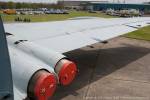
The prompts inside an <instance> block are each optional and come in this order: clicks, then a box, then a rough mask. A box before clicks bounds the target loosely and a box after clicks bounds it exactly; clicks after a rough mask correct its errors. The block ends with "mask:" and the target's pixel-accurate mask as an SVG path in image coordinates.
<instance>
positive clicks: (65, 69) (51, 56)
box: [7, 35, 77, 85]
mask: <svg viewBox="0 0 150 100" xmlns="http://www.w3.org/2000/svg"><path fill="white" fill-rule="evenodd" d="M7 41H8V43H9V44H10V45H13V46H14V47H16V48H18V49H20V50H22V51H23V52H26V53H27V54H29V55H32V56H34V57H36V58H38V59H40V60H41V61H43V62H45V63H46V64H48V65H50V66H52V67H53V68H54V70H55V72H56V73H57V75H58V77H59V83H60V84H62V85H69V84H70V83H71V82H72V81H73V79H74V78H75V76H76V73H77V67H76V64H75V63H74V62H72V61H70V60H68V59H67V57H66V56H64V55H63V54H61V53H58V52H55V51H53V50H50V49H47V48H43V47H41V46H39V45H36V44H34V43H32V42H29V41H23V40H19V39H18V38H16V37H15V36H12V35H11V36H8V37H7Z"/></svg>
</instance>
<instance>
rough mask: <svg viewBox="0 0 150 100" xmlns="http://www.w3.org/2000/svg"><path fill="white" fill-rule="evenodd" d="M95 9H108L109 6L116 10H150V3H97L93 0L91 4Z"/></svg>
mask: <svg viewBox="0 0 150 100" xmlns="http://www.w3.org/2000/svg"><path fill="white" fill-rule="evenodd" d="M89 6H91V7H92V9H93V10H96V11H99V10H106V9H108V8H111V9H115V10H122V9H138V10H141V11H144V10H150V4H123V3H122V4H120V3H97V2H91V3H90V5H89Z"/></svg>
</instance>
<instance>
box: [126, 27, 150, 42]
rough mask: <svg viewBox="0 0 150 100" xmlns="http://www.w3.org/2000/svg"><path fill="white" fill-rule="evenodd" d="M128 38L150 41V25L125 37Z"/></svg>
mask: <svg viewBox="0 0 150 100" xmlns="http://www.w3.org/2000/svg"><path fill="white" fill-rule="evenodd" d="M125 37H128V38H134V39H140V40H147V41H150V25H149V26H147V27H144V28H141V29H139V30H137V31H134V32H131V33H128V34H126V35H125Z"/></svg>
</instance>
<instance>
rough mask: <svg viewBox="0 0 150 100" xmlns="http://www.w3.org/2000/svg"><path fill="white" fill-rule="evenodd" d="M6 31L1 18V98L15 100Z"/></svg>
mask: <svg viewBox="0 0 150 100" xmlns="http://www.w3.org/2000/svg"><path fill="white" fill-rule="evenodd" d="M4 32H5V31H4V27H3V22H2V20H1V18H0V99H1V100H13V83H12V73H11V65H10V59H9V54H8V48H7V41H6V37H5V33H4Z"/></svg>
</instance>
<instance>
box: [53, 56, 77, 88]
mask: <svg viewBox="0 0 150 100" xmlns="http://www.w3.org/2000/svg"><path fill="white" fill-rule="evenodd" d="M55 70H56V72H57V73H58V77H59V82H60V84H61V85H64V86H66V85H69V84H70V83H71V82H72V81H73V79H74V78H75V76H76V74H77V66H76V64H75V63H74V62H72V61H69V60H67V59H62V60H61V61H60V62H59V63H58V64H57V66H56V69H55Z"/></svg>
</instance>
